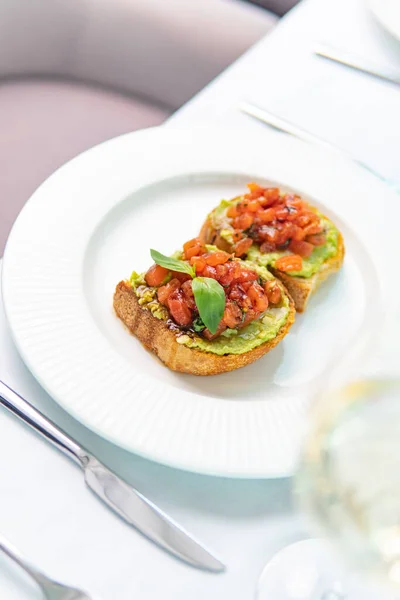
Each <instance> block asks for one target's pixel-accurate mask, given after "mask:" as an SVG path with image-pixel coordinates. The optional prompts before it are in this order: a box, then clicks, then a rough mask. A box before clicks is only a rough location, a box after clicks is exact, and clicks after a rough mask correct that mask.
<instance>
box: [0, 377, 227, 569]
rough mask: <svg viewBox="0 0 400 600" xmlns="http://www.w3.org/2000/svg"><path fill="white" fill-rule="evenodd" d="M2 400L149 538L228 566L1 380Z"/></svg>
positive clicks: (200, 563) (187, 557)
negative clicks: (70, 460)
mask: <svg viewBox="0 0 400 600" xmlns="http://www.w3.org/2000/svg"><path fill="white" fill-rule="evenodd" d="M0 404H2V405H3V406H5V407H6V408H7V409H8V410H10V411H11V412H12V413H13V414H14V415H16V416H17V417H19V418H20V419H22V421H24V422H25V423H27V424H28V425H30V426H31V427H33V428H34V429H35V430H36V431H38V432H39V433H41V434H42V435H43V436H44V437H45V438H46V439H47V440H49V441H50V442H52V444H54V445H55V446H56V447H57V448H58V449H59V450H61V451H62V452H63V453H64V454H66V455H67V456H68V457H69V458H72V459H73V460H74V461H75V462H76V463H78V465H79V466H80V467H81V468H82V469H83V471H84V474H85V482H86V484H87V485H88V487H89V488H90V489H91V490H92V491H93V492H94V493H95V494H96V496H98V497H99V498H100V499H101V500H103V502H104V503H105V504H107V506H109V507H110V508H111V509H112V510H113V511H114V512H116V513H117V514H118V515H119V516H120V517H122V519H124V520H125V521H126V522H127V523H129V524H130V525H133V526H134V527H135V528H136V529H138V530H139V531H140V532H141V533H142V534H144V535H145V536H146V537H147V538H149V539H150V540H152V541H153V542H155V543H156V544H158V546H160V547H161V548H163V549H164V550H167V551H168V552H170V553H171V554H173V555H174V556H176V557H178V558H180V559H181V560H183V561H185V562H186V563H188V564H190V565H192V566H193V567H197V568H199V569H205V570H207V571H213V572H215V573H218V572H221V571H224V570H225V566H224V564H223V563H222V562H221V561H219V560H218V559H217V558H215V557H214V556H213V555H212V554H210V552H208V550H206V549H205V548H204V547H203V546H202V545H200V543H199V542H197V541H196V540H195V539H194V538H193V537H192V536H191V535H189V534H188V533H187V532H186V531H185V530H184V529H182V528H181V527H180V526H179V525H177V523H175V522H174V521H173V520H172V519H170V517H168V516H167V515H166V514H165V513H163V512H162V511H161V510H160V509H159V508H157V506H155V505H154V504H153V503H152V502H150V500H148V499H147V498H145V496H143V495H142V494H141V493H140V492H138V491H137V490H135V489H134V488H133V487H131V486H130V485H128V484H127V483H125V482H124V481H123V480H122V479H120V478H119V477H117V476H116V475H114V473H112V472H111V471H110V470H109V469H108V468H107V467H106V466H104V465H103V464H102V463H101V462H99V461H98V460H97V459H96V458H95V457H94V456H92V455H91V454H90V453H89V452H87V451H86V450H85V449H84V448H82V447H81V446H79V444H78V443H77V442H75V441H74V440H73V439H72V438H70V437H69V436H68V435H67V434H66V433H65V432H64V431H62V430H61V429H59V428H58V427H57V426H56V425H55V424H54V423H53V422H52V421H50V420H49V419H47V417H45V416H44V415H43V414H42V413H41V412H39V411H38V410H37V409H36V408H34V407H33V406H32V405H31V404H29V402H27V401H26V400H24V399H23V398H22V397H21V396H19V395H18V394H17V393H16V392H14V391H13V390H12V389H11V388H9V387H8V386H7V385H6V384H5V383H3V382H2V381H0Z"/></svg>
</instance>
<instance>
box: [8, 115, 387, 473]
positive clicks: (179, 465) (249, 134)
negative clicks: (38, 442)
mask: <svg viewBox="0 0 400 600" xmlns="http://www.w3.org/2000/svg"><path fill="white" fill-rule="evenodd" d="M193 129H195V130H196V131H198V130H197V129H196V128H189V129H185V130H184V131H186V132H187V131H191V132H192V131H193ZM201 129H202V130H203V133H204V128H201ZM211 129H212V130H214V131H215V130H217V131H219V132H221V131H224V130H225V128H220V127H218V128H211ZM177 130H178V131H183V130H182V128H176V129H174V128H168V129H165V128H162V127H157V128H151V129H150V130H146V131H147V132H148V131H153V132H154V131H155V132H160V131H162V132H163V134H164V132H167V133H166V135H167V136H171V135H173V133H174V131H177ZM142 133H143V132H133V133H129V134H125V135H123V136H119V137H118V138H114V139H112V140H109V141H107V142H103V143H102V144H99V145H98V146H95V147H94V148H91V149H89V150H87V151H85V152H84V153H82V154H80V155H78V156H77V157H75V158H74V159H72V160H71V161H69V163H66V165H63V166H62V167H60V168H59V169H57V171H56V172H55V173H53V175H51V176H50V178H49V179H52V178H54V177H56V176H57V173H59V171H62V170H63V169H64V168H65V167H66V166H68V165H70V164H71V163H74V162H75V161H79V160H80V159H81V157H82V156H84V155H87V154H88V153H90V152H92V151H93V150H95V149H96V148H98V147H100V146H104V145H107V144H110V143H115V142H116V141H117V140H120V139H121V138H127V137H129V138H132V136H135V135H137V134H142ZM163 134H162V135H163ZM243 134H244V135H246V136H247V137H255V136H254V134H253V133H252V132H248V131H243ZM150 135H152V134H150ZM155 135H158V133H156V134H155ZM276 135H281V134H275V133H274V134H273V136H276ZM256 137H257V136H256ZM293 141H294V142H295V145H298V146H299V147H300V146H303V142H299V141H298V140H293ZM341 160H342V159H341ZM343 160H345V162H347V159H344V158H343ZM353 166H354V167H355V168H358V167H357V166H356V165H352V167H353ZM365 174H366V173H365ZM371 177H373V176H371ZM49 179H48V180H46V181H45V182H44V183H43V184H42V185H41V186H39V188H38V190H37V191H36V192H35V193H34V194H33V196H32V197H31V199H32V198H34V197H36V195H37V194H39V193H40V190H41V189H42V187H43V186H46V184H47V182H48V181H49ZM377 181H378V180H377ZM31 199H29V200H28V202H27V203H26V205H25V206H24V207H23V209H22V211H21V213H20V215H19V216H18V218H17V220H16V222H15V224H14V226H13V229H12V232H11V234H10V236H9V240H8V241H7V245H6V250H5V253H4V260H3V269H2V295H3V301H4V308H5V313H6V318H7V321H8V323H9V326H10V331H11V335H12V339H13V341H14V343H15V345H16V347H17V349H18V351H19V353H20V355H21V356H22V358H23V360H24V362H25V364H26V365H27V366H28V368H29V370H30V371H31V372H32V374H33V375H34V377H35V378H36V379H37V381H38V382H39V384H40V385H41V386H42V387H43V388H44V389H45V390H46V391H47V392H48V393H49V394H50V396H51V397H52V398H53V399H54V401H56V402H57V403H58V404H59V405H60V406H62V408H63V409H64V410H66V411H67V412H68V413H70V414H71V415H72V416H73V417H74V418H75V419H77V420H78V421H80V422H81V423H82V424H83V425H84V426H86V427H88V428H89V429H91V430H93V431H95V432H96V433H97V434H98V435H99V436H101V437H103V438H105V439H108V440H109V441H111V442H112V443H114V444H116V445H118V446H120V447H123V448H125V449H126V450H128V451H129V452H134V453H135V454H138V455H140V456H142V457H144V458H146V459H149V460H152V461H157V462H162V463H163V464H166V465H168V466H171V467H174V468H179V469H183V470H187V471H193V472H197V473H203V474H208V475H213V476H219V477H221V476H222V477H229V478H232V477H234V478H243V479H256V478H262V479H264V478H268V479H269V478H282V477H288V476H290V475H292V474H293V468H288V469H283V470H279V469H277V470H276V471H275V472H268V473H266V472H264V471H263V472H257V471H251V472H247V471H246V472H240V471H237V470H232V471H230V470H227V469H224V471H223V472H221V470H220V469H218V468H217V469H216V470H215V471H213V470H212V469H210V468H209V467H206V469H205V470H203V469H201V468H199V466H196V465H192V466H190V465H189V464H182V462H180V461H179V460H178V461H175V460H171V459H170V458H169V457H168V458H163V459H162V460H160V457H156V458H155V456H154V454H153V453H151V452H150V453H148V452H145V451H143V450H142V449H138V448H137V447H136V448H133V447H132V445H131V446H129V445H126V444H125V443H124V442H122V441H121V440H120V439H118V438H117V437H114V436H113V435H111V434H110V433H105V432H104V430H102V429H101V428H97V427H96V425H95V424H93V423H88V422H87V421H86V420H85V419H83V417H82V415H81V414H79V412H76V411H75V410H74V408H72V407H71V406H70V405H68V404H66V403H65V402H63V401H62V400H61V399H60V397H59V395H58V394H57V393H56V392H55V390H52V389H51V386H50V387H49V386H48V384H47V383H46V381H45V379H43V377H42V376H41V374H40V373H39V372H38V371H37V369H36V368H35V365H34V364H33V363H32V361H31V358H30V356H29V353H28V352H26V351H25V348H24V347H23V344H22V343H21V341H20V340H19V338H18V335H17V334H16V332H15V331H14V328H13V326H12V322H13V317H12V316H11V311H10V307H9V304H8V300H7V292H6V290H7V282H6V279H7V273H8V269H7V265H8V260H9V259H8V256H9V254H10V253H11V250H10V248H11V249H12V247H13V239H14V236H15V235H16V234H15V232H16V231H18V227H19V223H20V222H21V219H24V218H25V216H24V215H25V212H26V211H27V210H29V203H30V202H31ZM10 240H11V242H10Z"/></svg>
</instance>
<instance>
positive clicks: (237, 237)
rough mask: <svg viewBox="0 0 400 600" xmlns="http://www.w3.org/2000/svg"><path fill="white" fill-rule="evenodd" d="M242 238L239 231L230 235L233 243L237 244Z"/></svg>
mask: <svg viewBox="0 0 400 600" xmlns="http://www.w3.org/2000/svg"><path fill="white" fill-rule="evenodd" d="M242 237H243V233H242V232H241V231H239V230H235V231H234V232H233V233H232V239H233V241H234V243H236V242H238V241H239V240H241V239H242Z"/></svg>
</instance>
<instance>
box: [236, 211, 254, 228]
mask: <svg viewBox="0 0 400 600" xmlns="http://www.w3.org/2000/svg"><path fill="white" fill-rule="evenodd" d="M253 223H254V215H253V213H243V214H242V215H239V216H238V217H236V219H235V220H234V221H233V227H234V228H235V229H240V230H242V231H244V230H245V229H248V228H249V227H251V226H252V225H253Z"/></svg>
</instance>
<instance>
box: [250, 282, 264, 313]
mask: <svg viewBox="0 0 400 600" xmlns="http://www.w3.org/2000/svg"><path fill="white" fill-rule="evenodd" d="M247 294H248V296H249V298H250V300H251V302H252V305H253V308H254V309H255V310H257V311H258V312H260V313H261V312H263V311H264V310H266V309H267V308H268V297H267V295H266V294H265V293H264V290H263V288H262V287H261V285H260V284H259V283H256V282H254V283H253V284H252V285H251V286H250V288H249V289H248V290H247Z"/></svg>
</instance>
